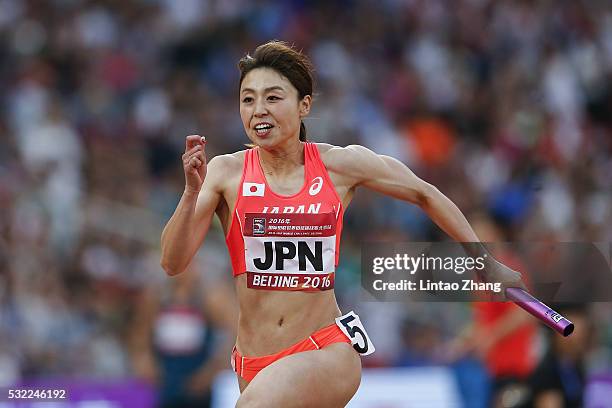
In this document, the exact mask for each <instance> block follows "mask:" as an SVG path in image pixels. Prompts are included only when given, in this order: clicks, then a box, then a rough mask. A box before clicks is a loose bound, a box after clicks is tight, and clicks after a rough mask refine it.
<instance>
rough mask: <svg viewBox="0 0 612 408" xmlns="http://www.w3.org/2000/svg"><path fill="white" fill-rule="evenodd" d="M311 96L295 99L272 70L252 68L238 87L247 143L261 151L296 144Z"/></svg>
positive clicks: (291, 89) (290, 86)
mask: <svg viewBox="0 0 612 408" xmlns="http://www.w3.org/2000/svg"><path fill="white" fill-rule="evenodd" d="M310 102H311V97H310V95H306V96H305V97H304V98H303V99H302V100H299V99H298V91H297V89H295V87H294V86H293V84H291V82H289V80H288V79H287V78H285V77H284V76H282V75H281V74H279V73H278V72H277V71H275V70H273V69H271V68H255V69H253V70H251V71H250V72H249V73H248V74H247V75H246V76H245V77H244V79H243V81H242V85H241V86H240V117H241V119H242V124H243V126H244V130H245V132H246V134H247V136H248V137H249V139H250V140H251V141H252V142H253V143H254V144H256V145H258V146H262V147H274V146H279V145H280V144H282V143H284V142H287V141H293V140H295V141H297V140H298V138H299V134H300V122H301V120H302V118H303V117H304V116H306V115H308V112H309V111H310Z"/></svg>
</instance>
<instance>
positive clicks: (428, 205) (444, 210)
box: [325, 145, 524, 288]
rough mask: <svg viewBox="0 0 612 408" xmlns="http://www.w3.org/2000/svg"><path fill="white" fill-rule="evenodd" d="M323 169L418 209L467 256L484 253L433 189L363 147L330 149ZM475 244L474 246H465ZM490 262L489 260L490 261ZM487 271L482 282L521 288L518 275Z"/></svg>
mask: <svg viewBox="0 0 612 408" xmlns="http://www.w3.org/2000/svg"><path fill="white" fill-rule="evenodd" d="M326 156H327V157H326V160H325V165H326V166H327V168H328V170H331V171H333V172H335V173H337V174H339V175H341V176H343V179H346V180H348V181H347V182H348V183H349V184H352V185H350V188H355V187H358V186H363V187H366V188H369V189H371V190H374V191H377V192H379V193H382V194H385V195H388V196H391V197H394V198H397V199H400V200H404V201H407V202H410V203H413V204H416V205H418V206H419V207H420V208H421V209H422V210H423V211H425V213H427V215H428V216H429V218H431V220H432V221H433V222H434V223H436V225H438V226H439V227H440V228H441V229H442V230H443V231H444V232H446V233H447V234H448V235H449V236H450V237H451V238H453V239H454V240H455V241H457V242H460V243H462V244H463V246H464V248H465V249H466V251H467V252H468V253H469V254H470V255H471V256H481V255H483V254H484V253H487V251H486V249H485V248H484V246H482V244H480V239H479V238H478V236H477V235H476V233H475V232H474V230H473V229H472V227H471V226H470V224H469V223H468V221H467V219H466V218H465V216H464V215H463V213H462V212H461V210H459V208H458V207H457V206H456V205H455V203H453V202H452V201H451V200H450V199H449V198H448V197H446V196H445V195H444V194H442V193H441V192H440V190H438V189H437V188H436V187H435V186H433V185H431V184H429V183H427V182H426V181H424V180H422V179H420V178H419V177H417V176H416V175H415V174H414V173H413V172H412V171H411V170H410V169H409V168H408V167H407V166H406V165H405V164H403V163H402V162H400V161H399V160H397V159H395V158H393V157H390V156H385V155H379V154H376V153H374V152H372V151H371V150H369V149H368V148H366V147H363V146H360V145H350V146H347V147H344V148H343V147H334V148H332V149H330V150H329V151H328V152H327V154H326ZM468 243H475V244H468ZM491 258H492V257H491ZM492 266H493V267H491V268H487V269H488V271H487V273H486V276H481V278H483V279H484V280H485V281H498V282H503V283H504V286H505V287H512V286H514V287H522V288H524V285H523V284H522V282H521V278H520V273H518V272H515V271H512V270H511V269H510V268H507V267H505V266H503V265H502V264H499V262H497V261H495V265H492Z"/></svg>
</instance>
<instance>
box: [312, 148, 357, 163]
mask: <svg viewBox="0 0 612 408" xmlns="http://www.w3.org/2000/svg"><path fill="white" fill-rule="evenodd" d="M315 145H316V146H317V148H318V149H319V155H320V156H321V160H322V161H323V164H324V165H325V167H327V168H334V167H336V166H341V167H344V166H347V165H351V164H356V163H355V159H358V158H359V157H358V155H359V150H360V148H363V147H362V146H360V145H349V146H346V147H341V146H336V145H332V144H329V143H315Z"/></svg>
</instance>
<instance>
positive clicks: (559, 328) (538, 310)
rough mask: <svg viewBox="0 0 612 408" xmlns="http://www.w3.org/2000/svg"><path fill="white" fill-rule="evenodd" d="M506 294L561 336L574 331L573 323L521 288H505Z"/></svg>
mask: <svg viewBox="0 0 612 408" xmlns="http://www.w3.org/2000/svg"><path fill="white" fill-rule="evenodd" d="M506 296H507V297H508V299H510V300H512V301H513V302H514V303H516V304H517V305H519V306H520V307H522V308H523V309H525V310H526V311H527V312H529V313H531V314H532V315H533V316H535V317H537V318H538V319H540V321H542V322H543V323H544V324H546V325H547V326H549V327H550V328H552V329H553V330H555V331H556V332H557V333H559V334H562V335H563V336H569V335H570V334H572V332H573V331H574V323H572V322H570V321H569V320H567V319H566V318H565V317H563V316H561V315H560V314H559V313H557V312H555V311H554V310H552V309H551V308H550V307H548V306H546V305H545V304H544V303H542V302H540V301H539V300H538V299H536V298H535V297H533V296H531V295H530V294H529V293H527V292H525V291H524V290H523V289H521V288H507V289H506Z"/></svg>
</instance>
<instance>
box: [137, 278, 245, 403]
mask: <svg viewBox="0 0 612 408" xmlns="http://www.w3.org/2000/svg"><path fill="white" fill-rule="evenodd" d="M194 269H195V268H193V267H191V268H190V269H189V270H188V271H186V273H184V274H182V275H179V276H176V277H174V278H172V279H171V282H162V283H161V284H160V285H155V286H151V287H149V288H147V289H146V290H145V291H144V292H143V294H142V296H141V298H140V300H139V302H138V304H137V307H136V314H135V316H134V321H133V326H132V333H131V344H132V357H133V364H134V370H135V373H136V375H137V376H139V377H140V378H143V379H145V380H147V381H149V382H151V383H153V384H156V385H157V387H158V392H159V407H161V408H196V407H197V408H207V407H210V406H211V405H210V404H211V393H212V392H211V388H212V383H213V380H214V378H215V376H216V375H217V374H218V372H219V371H220V370H222V369H224V368H228V367H229V361H228V358H227V356H228V355H229V353H230V351H231V339H232V336H233V335H231V333H232V332H233V331H234V316H233V311H234V305H233V304H232V298H233V295H232V292H231V290H230V289H229V288H228V287H227V286H225V285H224V284H222V283H221V282H215V284H214V285H208V286H207V287H203V286H204V285H202V282H201V280H200V278H199V276H198V274H197V272H196V271H195V270H194ZM202 293H204V296H202Z"/></svg>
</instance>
